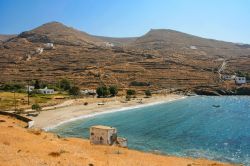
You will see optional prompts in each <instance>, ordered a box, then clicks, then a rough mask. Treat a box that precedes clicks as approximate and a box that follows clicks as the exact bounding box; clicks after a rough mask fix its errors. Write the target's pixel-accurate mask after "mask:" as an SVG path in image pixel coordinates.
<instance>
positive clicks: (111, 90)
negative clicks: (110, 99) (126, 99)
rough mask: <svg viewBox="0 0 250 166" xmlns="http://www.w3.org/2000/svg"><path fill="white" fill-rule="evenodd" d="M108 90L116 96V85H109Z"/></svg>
mask: <svg viewBox="0 0 250 166" xmlns="http://www.w3.org/2000/svg"><path fill="white" fill-rule="evenodd" d="M109 92H110V94H111V95H112V96H116V95H117V93H118V89H117V86H110V87H109Z"/></svg>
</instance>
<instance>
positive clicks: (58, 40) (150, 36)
mask: <svg viewBox="0 0 250 166" xmlns="http://www.w3.org/2000/svg"><path fill="white" fill-rule="evenodd" d="M46 43H53V44H54V46H55V48H53V49H44V50H43V51H41V50H40V49H41V48H45V44H46ZM39 50H40V51H39ZM222 61H226V62H227V67H226V71H227V72H228V73H232V72H235V71H237V70H240V71H243V72H250V65H249V64H250V48H249V47H248V45H242V44H235V43H229V42H222V41H216V40H211V39H204V38H200V37H196V36H192V35H188V34H185V33H181V32H177V31H173V30H151V31H149V32H148V33H147V34H145V35H144V36H141V37H135V38H109V37H100V36H94V35H90V34H87V33H85V32H82V31H78V30H75V29H73V28H70V27H67V26H65V25H63V24H61V23H58V22H52V23H47V24H44V25H42V26H40V27H38V28H36V29H34V30H31V31H27V32H23V33H21V34H19V35H18V36H16V37H13V38H11V39H9V40H7V41H4V42H2V43H1V44H0V64H1V65H0V72H1V76H0V81H1V83H6V82H13V81H19V82H23V83H25V81H27V80H30V79H41V80H43V81H45V82H49V83H56V82H58V80H59V79H61V78H69V79H70V80H72V82H73V83H74V84H76V85H78V86H81V87H82V88H95V87H96V86H98V85H100V84H107V85H110V84H117V85H118V86H119V87H120V88H128V87H130V88H136V89H139V90H143V89H152V90H163V89H185V90H192V89H197V88H202V89H204V87H206V88H208V87H209V88H211V87H212V88H221V87H224V88H226V87H228V86H229V87H230V88H231V84H230V85H225V83H221V82H220V81H219V79H218V74H217V72H216V71H217V70H218V67H219V66H220V65H221V64H222Z"/></svg>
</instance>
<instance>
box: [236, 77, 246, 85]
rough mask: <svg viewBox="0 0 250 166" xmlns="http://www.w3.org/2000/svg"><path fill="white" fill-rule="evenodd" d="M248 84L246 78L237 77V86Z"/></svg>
mask: <svg viewBox="0 0 250 166" xmlns="http://www.w3.org/2000/svg"><path fill="white" fill-rule="evenodd" d="M245 83H247V80H246V77H235V84H237V85H241V84H245Z"/></svg>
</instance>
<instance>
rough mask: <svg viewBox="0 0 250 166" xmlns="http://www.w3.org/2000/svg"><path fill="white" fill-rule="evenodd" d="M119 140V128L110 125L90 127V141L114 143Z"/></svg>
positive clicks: (104, 143) (106, 143) (103, 143)
mask: <svg viewBox="0 0 250 166" xmlns="http://www.w3.org/2000/svg"><path fill="white" fill-rule="evenodd" d="M116 140H117V130H116V128H114V127H109V126H102V125H97V126H92V127H90V143H92V144H102V145H113V144H114V143H116Z"/></svg>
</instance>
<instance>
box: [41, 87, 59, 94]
mask: <svg viewBox="0 0 250 166" xmlns="http://www.w3.org/2000/svg"><path fill="white" fill-rule="evenodd" d="M38 92H39V93H41V94H54V93H55V91H54V89H48V88H47V87H45V88H44V89H38Z"/></svg>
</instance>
